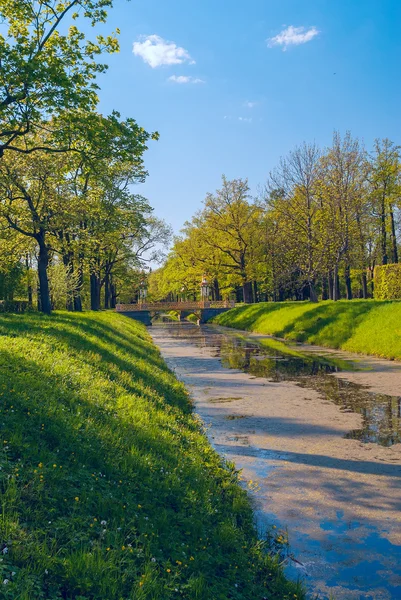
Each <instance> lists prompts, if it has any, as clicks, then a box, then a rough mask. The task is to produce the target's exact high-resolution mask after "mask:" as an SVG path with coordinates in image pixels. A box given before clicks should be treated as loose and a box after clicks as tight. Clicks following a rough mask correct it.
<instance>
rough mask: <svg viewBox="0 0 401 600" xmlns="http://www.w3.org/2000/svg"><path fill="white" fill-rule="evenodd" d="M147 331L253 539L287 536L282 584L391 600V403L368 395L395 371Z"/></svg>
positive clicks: (397, 538)
mask: <svg viewBox="0 0 401 600" xmlns="http://www.w3.org/2000/svg"><path fill="white" fill-rule="evenodd" d="M152 329H153V331H151V333H152V335H153V337H154V339H155V342H156V343H157V344H158V345H159V347H160V348H161V351H162V354H163V355H164V357H165V358H166V360H167V362H168V364H169V366H170V367H171V368H173V369H174V370H175V371H176V373H177V376H178V377H180V378H181V379H182V380H183V381H184V383H185V384H186V385H187V386H188V388H189V389H190V391H191V393H192V395H193V397H194V400H195V403H196V410H197V412H198V413H199V414H200V415H201V417H202V419H203V420H204V422H205V424H206V425H207V426H208V428H209V429H208V434H209V437H210V439H211V441H212V443H213V444H214V446H215V447H216V449H217V450H218V451H219V452H220V453H221V454H222V455H224V456H225V457H227V458H228V459H229V460H230V461H233V462H235V463H236V465H237V467H238V468H240V469H243V475H244V479H245V481H248V482H249V481H251V482H252V483H251V484H250V487H251V492H250V493H251V494H252V496H253V498H254V499H255V503H256V504H255V508H256V515H257V520H258V527H259V529H260V532H261V535H265V534H266V532H267V531H268V530H269V528H270V527H271V526H272V525H274V526H276V527H277V528H278V529H277V530H280V529H281V528H285V527H287V528H288V535H289V540H290V557H289V558H288V561H287V569H288V572H289V574H290V575H291V576H293V577H298V576H301V577H303V578H305V581H306V584H307V586H308V588H309V590H310V591H311V593H313V594H316V593H318V594H319V597H320V598H329V597H330V596H331V594H333V595H334V597H336V598H339V599H344V600H345V599H365V598H366V599H368V598H369V599H371V598H377V599H383V600H389V599H396V598H397V599H401V520H400V514H401V513H400V510H401V444H400V443H399V442H400V441H401V415H400V397H399V396H394V395H392V394H385V393H378V392H376V393H373V392H371V391H369V389H367V388H366V384H367V383H368V382H369V383H370V384H372V382H373V383H374V377H375V376H376V374H377V376H378V377H379V376H383V373H384V380H385V379H386V378H388V374H387V370H388V369H389V368H390V367H391V373H390V374H391V377H392V381H393V382H394V381H395V382H396V385H395V387H396V388H397V382H398V381H399V383H400V386H399V389H400V390H401V365H397V364H394V363H393V364H390V363H388V362H387V361H375V360H373V361H372V360H370V361H364V360H361V359H360V357H359V358H358V357H356V356H352V355H344V353H333V352H330V351H325V350H323V349H318V350H317V349H315V348H314V349H310V348H305V347H303V346H300V345H294V344H284V343H282V342H281V341H278V340H274V339H271V338H268V337H258V338H257V339H255V337H254V336H249V335H247V334H241V333H237V332H233V331H230V330H227V329H223V328H219V327H215V326H201V327H196V326H194V325H191V324H186V323H180V324H178V323H175V324H158V325H155V326H154V327H153V328H152ZM347 378H349V379H351V378H358V383H356V382H355V381H350V380H348V379H347ZM382 379H383V377H382ZM365 380H366V381H365ZM393 389H394V383H393V385H392V387H391V390H393ZM277 530H276V531H277ZM291 556H292V558H291Z"/></svg>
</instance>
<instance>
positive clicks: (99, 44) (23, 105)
mask: <svg viewBox="0 0 401 600" xmlns="http://www.w3.org/2000/svg"><path fill="white" fill-rule="evenodd" d="M112 4H113V2H112V0H65V1H61V2H60V1H58V0H0V17H1V20H2V26H3V28H2V35H1V36H0V87H1V89H2V97H1V99H0V155H2V154H3V153H4V151H5V150H7V151H11V150H13V151H15V152H31V151H32V150H34V149H36V148H43V147H44V148H46V149H48V150H49V151H54V150H58V149H59V148H60V142H61V146H62V147H69V146H70V140H69V139H68V135H64V134H62V135H60V133H61V131H63V128H60V123H58V125H57V126H55V127H48V128H47V131H48V133H51V136H53V134H56V137H55V138H54V140H53V141H51V142H50V143H46V144H42V143H40V142H39V140H38V139H37V138H35V137H34V138H32V137H31V138H30V139H29V140H28V138H27V137H26V136H27V134H29V133H39V132H40V131H41V130H42V129H43V121H46V120H48V118H49V115H52V116H53V117H56V120H57V118H58V117H61V118H63V117H64V116H66V117H67V120H68V122H70V123H71V122H72V120H73V115H75V113H77V115H79V113H82V112H84V113H87V112H88V111H93V110H94V109H95V107H96V105H97V102H98V98H97V85H96V83H95V79H96V76H97V74H98V73H102V72H104V71H105V69H106V66H105V65H104V64H102V63H101V62H99V60H98V57H99V55H100V54H102V53H104V52H116V51H118V42H117V39H116V36H115V35H114V34H113V35H110V36H103V35H98V36H97V37H96V39H95V40H87V39H86V38H85V35H84V33H83V32H82V31H80V30H79V28H78V27H77V25H76V23H77V22H78V19H79V17H82V18H84V19H87V20H89V21H90V23H91V24H92V25H93V26H94V25H96V24H98V23H104V22H105V21H106V17H107V12H106V9H107V8H108V7H111V6H112ZM68 25H69V26H68ZM116 33H118V32H116ZM60 137H61V138H62V140H60ZM56 139H57V140H58V143H57V144H55V140H56ZM18 140H23V143H22V144H21V143H18Z"/></svg>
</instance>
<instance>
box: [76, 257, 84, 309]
mask: <svg viewBox="0 0 401 600" xmlns="http://www.w3.org/2000/svg"><path fill="white" fill-rule="evenodd" d="M83 261H84V257H83V254H80V255H79V262H78V280H77V285H76V287H75V290H74V310H75V311H77V312H82V297H81V292H82V286H83V284H84V266H83Z"/></svg>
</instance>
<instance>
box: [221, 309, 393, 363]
mask: <svg viewBox="0 0 401 600" xmlns="http://www.w3.org/2000/svg"><path fill="white" fill-rule="evenodd" d="M214 322H215V323H218V324H219V325H225V326H228V327H236V328H238V329H247V330H249V331H255V332H258V333H266V334H270V335H275V336H277V337H281V338H286V339H289V340H296V341H300V342H308V343H310V344H318V345H320V346H328V347H330V348H341V349H343V350H348V351H350V352H362V353H364V354H372V355H376V356H381V357H384V358H392V359H399V360H401V302H396V301H394V302H390V301H387V302H386V301H378V300H353V301H351V302H350V301H345V300H344V301H340V302H329V301H327V302H321V303H319V304H311V303H310V302H280V303H279V302H277V303H273V302H266V303H261V304H253V305H248V306H241V307H238V308H234V309H232V310H230V311H228V312H226V313H223V314H221V315H219V316H218V317H217V318H215V319H214Z"/></svg>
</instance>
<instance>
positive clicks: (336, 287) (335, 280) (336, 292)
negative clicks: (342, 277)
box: [333, 265, 340, 302]
mask: <svg viewBox="0 0 401 600" xmlns="http://www.w3.org/2000/svg"><path fill="white" fill-rule="evenodd" d="M339 288H340V286H339V280H338V267H337V265H336V266H335V267H334V269H333V300H334V302H337V300H339V299H340V289H339Z"/></svg>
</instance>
